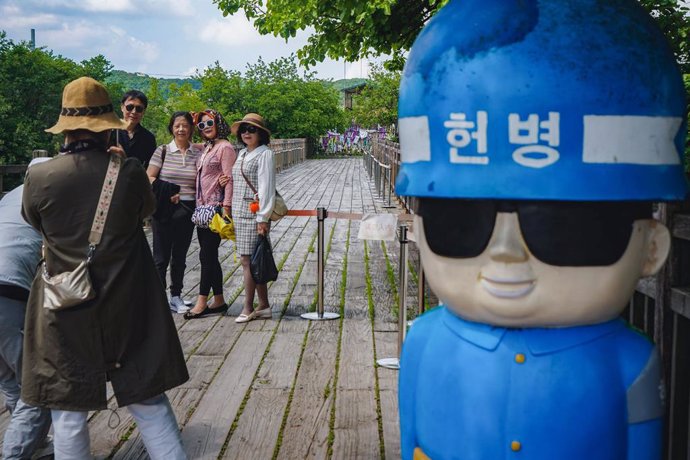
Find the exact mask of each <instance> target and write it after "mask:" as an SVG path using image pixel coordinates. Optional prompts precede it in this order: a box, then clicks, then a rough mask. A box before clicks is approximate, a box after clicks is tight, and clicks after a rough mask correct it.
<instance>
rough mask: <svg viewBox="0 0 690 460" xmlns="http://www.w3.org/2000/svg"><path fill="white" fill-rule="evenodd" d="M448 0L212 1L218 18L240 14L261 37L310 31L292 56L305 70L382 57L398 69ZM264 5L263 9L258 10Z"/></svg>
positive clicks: (286, 36) (293, 35) (285, 37)
mask: <svg viewBox="0 0 690 460" xmlns="http://www.w3.org/2000/svg"><path fill="white" fill-rule="evenodd" d="M447 1H448V0H279V1H272V2H264V1H263V0H213V2H214V3H215V4H216V5H218V8H219V9H220V10H221V12H222V13H223V15H229V14H230V15H231V14H235V13H237V12H238V11H240V10H242V11H243V12H244V14H245V16H246V17H247V18H248V19H250V20H253V21H254V27H256V29H257V30H258V31H259V33H261V34H264V35H274V36H277V37H282V38H284V39H286V40H288V39H290V38H292V37H295V35H296V34H297V31H299V30H305V29H307V28H310V29H312V30H313V31H314V32H313V34H312V35H311V36H310V37H309V38H308V42H307V44H306V45H305V46H304V47H303V48H301V49H300V50H299V51H297V57H298V58H299V59H300V62H301V63H302V64H303V65H305V66H313V65H315V64H316V63H317V62H321V61H323V60H324V59H325V58H327V57H328V58H331V59H338V58H344V59H345V60H347V61H350V62H354V61H356V60H358V59H360V58H362V57H367V56H372V55H373V56H377V55H381V54H387V55H389V56H392V57H393V59H392V60H391V61H390V62H391V63H392V64H394V65H397V66H398V67H400V68H401V64H402V63H403V58H402V56H403V54H404V52H405V51H406V50H408V49H409V48H410V46H412V42H413V41H414V39H415V37H416V36H417V34H418V33H419V31H420V30H421V29H422V27H423V26H424V24H425V23H426V21H427V20H428V19H429V18H430V17H431V16H433V14H434V13H435V12H436V11H437V10H438V9H439V8H440V7H441V6H443V5H444V4H445V3H447ZM264 5H265V6H264Z"/></svg>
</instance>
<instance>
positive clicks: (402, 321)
mask: <svg viewBox="0 0 690 460" xmlns="http://www.w3.org/2000/svg"><path fill="white" fill-rule="evenodd" d="M399 230H400V232H399V241H400V261H399V262H400V263H399V266H398V279H399V282H400V290H399V291H398V298H399V301H400V303H399V304H398V357H397V358H381V359H377V360H376V364H378V365H379V366H381V367H385V368H387V369H400V354H401V353H402V345H403V342H404V341H405V334H406V332H407V226H405V225H401V226H400V227H399Z"/></svg>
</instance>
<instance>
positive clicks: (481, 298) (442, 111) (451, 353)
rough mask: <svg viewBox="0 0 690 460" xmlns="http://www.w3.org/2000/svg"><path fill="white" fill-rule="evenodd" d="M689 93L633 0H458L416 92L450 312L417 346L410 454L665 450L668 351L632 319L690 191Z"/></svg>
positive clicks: (416, 152)
mask: <svg viewBox="0 0 690 460" xmlns="http://www.w3.org/2000/svg"><path fill="white" fill-rule="evenodd" d="M683 95H684V91H683V85H682V80H681V78H680V74H679V72H678V70H677V68H676V65H675V60H674V58H673V55H672V54H671V52H670V51H669V49H668V46H667V44H666V42H665V40H664V38H663V36H662V35H661V33H660V32H659V31H658V30H657V29H656V27H655V25H654V24H653V20H652V19H651V18H650V17H649V16H648V15H647V13H646V12H645V11H644V10H643V9H642V8H641V7H640V6H639V5H638V3H637V2H636V1H635V0H572V1H567V2H564V1H561V0H539V1H537V0H451V1H450V2H449V3H448V5H447V6H446V7H444V8H443V9H442V10H441V11H439V13H438V14H437V15H436V16H435V17H434V18H433V19H432V20H431V21H430V22H429V23H428V25H427V26H426V27H425V29H424V30H423V31H422V32H421V34H420V36H419V37H418V38H417V41H416V42H415V44H414V46H413V47H412V50H411V52H410V55H409V59H408V62H407V66H406V67H405V71H404V75H403V78H402V82H401V85H400V107H399V116H400V120H399V128H400V142H401V151H402V153H401V159H402V167H401V171H400V175H399V178H398V181H397V184H396V186H397V191H398V194H400V195H406V196H413V197H416V198H417V200H416V203H417V205H416V206H417V208H416V214H417V215H416V216H415V222H414V232H415V235H416V239H417V242H418V245H419V251H420V254H421V258H422V262H423V265H424V269H425V271H426V273H427V276H428V280H429V284H430V285H431V287H432V289H433V290H434V291H435V293H436V294H437V295H438V297H439V298H440V299H441V300H442V302H443V305H442V306H441V307H439V308H436V309H434V310H432V311H430V312H428V313H427V314H425V315H423V316H421V317H420V318H419V319H417V320H416V321H415V323H414V325H413V326H412V328H411V329H410V332H409V334H408V337H407V340H406V341H405V344H404V346H403V352H402V357H401V368H400V387H399V395H400V401H399V402H400V425H401V436H402V443H401V448H402V457H403V459H406V460H407V459H412V458H414V459H427V458H431V459H434V460H438V459H463V460H499V459H512V458H515V459H530V460H534V459H544V460H583V459H584V460H622V459H623V460H624V459H628V460H629V459H658V458H660V456H661V451H662V446H661V431H662V416H663V411H664V406H663V388H662V385H661V379H660V375H661V369H660V362H659V357H658V356H657V351H656V349H655V347H654V345H653V343H652V342H651V341H650V340H649V339H648V338H646V337H645V336H643V335H641V334H640V333H638V332H637V331H635V330H633V329H631V328H630V326H628V325H627V324H626V323H625V322H624V321H622V320H621V319H619V318H618V316H619V315H620V313H621V311H622V310H623V309H624V308H625V306H626V304H627V302H628V300H629V299H630V297H631V295H632V293H633V291H634V289H635V286H636V284H637V281H638V279H639V278H640V277H644V276H649V275H652V274H654V273H656V272H657V271H658V270H659V269H660V267H661V266H662V265H663V263H664V261H665V260H666V257H667V255H668V251H669V246H670V236H669V232H668V230H667V229H666V227H664V226H663V225H661V224H660V223H657V222H656V221H654V220H653V219H652V203H653V202H656V201H671V200H681V199H684V198H685V196H686V193H687V188H686V181H685V177H684V174H683V167H682V163H681V159H680V153H679V152H681V151H682V145H683V142H684V136H685V134H684V133H685V129H686V125H685V123H684V119H683V114H684V110H685V102H684V96H683Z"/></svg>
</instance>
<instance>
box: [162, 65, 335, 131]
mask: <svg viewBox="0 0 690 460" xmlns="http://www.w3.org/2000/svg"><path fill="white" fill-rule="evenodd" d="M195 78H196V79H198V80H199V81H200V82H201V88H200V89H199V91H198V95H199V98H200V99H201V101H202V103H203V105H204V106H206V107H210V108H214V109H216V110H218V111H219V112H220V113H222V114H223V116H225V118H226V119H227V120H228V121H232V120H238V119H241V118H242V117H243V116H244V115H245V114H246V113H250V112H254V113H259V114H261V115H262V116H263V117H264V118H265V119H266V121H267V123H268V126H269V129H271V132H272V134H273V137H275V138H293V137H317V136H320V135H321V134H323V133H324V132H326V130H328V129H331V128H340V127H342V126H344V125H345V116H344V113H343V110H342V108H341V107H340V102H339V97H338V93H337V91H336V90H335V89H333V88H332V86H331V85H329V84H326V83H324V82H322V81H320V80H316V79H314V76H313V75H312V74H306V75H302V76H301V75H300V74H299V72H298V66H297V62H296V58H295V57H294V56H290V57H287V58H280V59H278V60H276V61H273V62H269V63H266V62H264V61H263V59H261V58H259V59H258V61H257V62H256V63H254V64H249V65H247V71H246V72H245V75H244V77H243V76H242V75H241V74H240V73H239V72H235V71H229V70H225V69H223V68H222V67H221V66H220V64H219V63H218V62H216V63H214V64H213V65H211V66H209V67H207V68H206V69H204V71H203V72H202V73H200V74H198V75H196V76H195ZM171 99H173V100H174V99H175V98H174V97H171Z"/></svg>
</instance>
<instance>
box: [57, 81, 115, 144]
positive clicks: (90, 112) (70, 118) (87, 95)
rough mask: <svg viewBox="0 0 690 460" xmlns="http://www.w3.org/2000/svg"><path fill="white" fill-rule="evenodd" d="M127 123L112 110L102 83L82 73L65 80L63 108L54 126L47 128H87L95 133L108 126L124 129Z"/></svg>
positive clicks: (63, 129) (58, 131)
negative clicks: (73, 78)
mask: <svg viewBox="0 0 690 460" xmlns="http://www.w3.org/2000/svg"><path fill="white" fill-rule="evenodd" d="M126 128H127V124H126V123H125V122H124V121H122V120H120V118H119V117H118V116H117V115H116V114H115V112H114V111H113V103H112V101H111V100H110V96H109V95H108V92H107V91H106V90H105V87H104V86H103V85H102V84H100V83H98V82H97V81H96V80H94V79H93V78H89V77H81V78H77V79H76V80H74V81H71V82H69V83H67V85H66V86H65V89H64V90H63V91H62V110H60V117H59V118H58V121H57V123H55V126H53V127H51V128H48V129H46V131H47V132H49V133H53V134H60V133H61V132H63V131H72V130H75V129H86V130H89V131H93V132H95V133H98V132H101V131H105V130H107V129H126Z"/></svg>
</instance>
